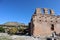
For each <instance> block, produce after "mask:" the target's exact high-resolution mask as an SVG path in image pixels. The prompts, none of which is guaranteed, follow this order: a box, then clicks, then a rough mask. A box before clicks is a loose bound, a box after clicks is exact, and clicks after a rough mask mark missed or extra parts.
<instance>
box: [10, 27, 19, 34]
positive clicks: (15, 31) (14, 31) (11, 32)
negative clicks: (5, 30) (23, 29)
mask: <svg viewBox="0 0 60 40" xmlns="http://www.w3.org/2000/svg"><path fill="white" fill-rule="evenodd" d="M17 31H18V29H17V28H16V27H12V28H11V29H9V33H10V34H15V33H17Z"/></svg>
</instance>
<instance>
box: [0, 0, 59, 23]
mask: <svg viewBox="0 0 60 40" xmlns="http://www.w3.org/2000/svg"><path fill="white" fill-rule="evenodd" d="M35 8H52V9H53V10H54V11H55V13H56V15H60V14H59V13H60V0H0V24H3V23H5V22H21V23H25V24H28V23H29V22H30V19H31V16H32V14H33V13H34V11H35Z"/></svg>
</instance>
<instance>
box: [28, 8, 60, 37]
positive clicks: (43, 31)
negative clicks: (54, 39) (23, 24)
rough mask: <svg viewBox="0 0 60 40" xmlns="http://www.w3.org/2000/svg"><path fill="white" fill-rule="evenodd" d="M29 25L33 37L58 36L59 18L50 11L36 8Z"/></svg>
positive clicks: (59, 28)
mask: <svg viewBox="0 0 60 40" xmlns="http://www.w3.org/2000/svg"><path fill="white" fill-rule="evenodd" d="M29 25H30V34H31V35H33V36H49V35H51V34H52V33H53V32H56V34H60V16H56V15H55V12H54V11H53V10H52V9H47V8H36V10H35V12H34V14H33V16H32V18H31V22H30V23H29Z"/></svg>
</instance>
